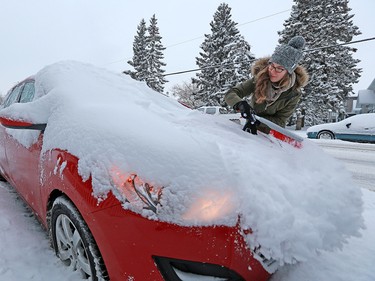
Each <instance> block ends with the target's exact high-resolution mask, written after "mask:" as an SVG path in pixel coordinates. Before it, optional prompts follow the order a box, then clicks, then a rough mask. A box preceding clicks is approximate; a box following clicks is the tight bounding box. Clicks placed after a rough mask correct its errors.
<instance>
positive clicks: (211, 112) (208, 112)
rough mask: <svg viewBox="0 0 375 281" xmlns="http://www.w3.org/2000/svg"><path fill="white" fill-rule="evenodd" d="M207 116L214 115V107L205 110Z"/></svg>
mask: <svg viewBox="0 0 375 281" xmlns="http://www.w3.org/2000/svg"><path fill="white" fill-rule="evenodd" d="M206 113H207V114H215V113H216V108H215V107H209V108H207V109H206Z"/></svg>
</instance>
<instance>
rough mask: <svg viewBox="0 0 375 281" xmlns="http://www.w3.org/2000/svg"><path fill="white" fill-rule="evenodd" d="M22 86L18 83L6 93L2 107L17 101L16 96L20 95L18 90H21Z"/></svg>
mask: <svg viewBox="0 0 375 281" xmlns="http://www.w3.org/2000/svg"><path fill="white" fill-rule="evenodd" d="M22 87H23V85H18V86H17V87H15V88H14V89H13V90H12V92H11V93H10V94H9V95H8V97H7V98H6V100H5V102H4V105H3V107H4V108H5V107H8V106H10V105H11V104H13V103H15V102H17V101H18V97H19V95H20V92H21V90H22Z"/></svg>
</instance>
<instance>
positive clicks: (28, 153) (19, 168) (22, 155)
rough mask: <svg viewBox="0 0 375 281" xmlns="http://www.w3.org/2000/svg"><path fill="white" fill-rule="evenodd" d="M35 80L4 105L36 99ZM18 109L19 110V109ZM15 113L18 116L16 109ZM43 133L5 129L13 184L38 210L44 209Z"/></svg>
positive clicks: (25, 85)
mask: <svg viewBox="0 0 375 281" xmlns="http://www.w3.org/2000/svg"><path fill="white" fill-rule="evenodd" d="M34 94H35V86H34V80H28V81H25V82H23V83H22V84H20V93H19V95H18V98H16V99H14V98H10V100H9V102H7V101H6V102H5V103H4V106H5V107H8V106H10V105H11V104H13V103H17V102H18V103H26V102H30V101H32V100H33V98H34ZM15 111H16V109H15ZM13 116H17V112H14V114H13ZM42 141H43V132H41V131H37V130H30V129H9V128H7V129H5V140H4V142H5V154H6V160H7V165H8V168H7V175H8V178H9V180H10V183H11V184H12V185H13V186H14V188H16V189H17V191H18V192H19V193H20V195H21V196H22V197H23V198H24V199H25V200H26V201H27V203H28V204H29V205H30V207H32V208H33V209H34V210H35V211H37V212H38V210H39V208H40V203H39V198H40V189H39V162H40V161H39V159H40V152H41V148H42Z"/></svg>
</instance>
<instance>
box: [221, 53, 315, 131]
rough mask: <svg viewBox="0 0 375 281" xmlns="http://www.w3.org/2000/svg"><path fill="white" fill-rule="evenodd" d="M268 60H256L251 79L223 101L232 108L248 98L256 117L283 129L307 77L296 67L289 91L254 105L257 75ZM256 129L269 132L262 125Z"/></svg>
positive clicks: (230, 91)
mask: <svg viewBox="0 0 375 281" xmlns="http://www.w3.org/2000/svg"><path fill="white" fill-rule="evenodd" d="M269 59H270V58H269V57H266V58H262V59H259V60H257V61H256V62H255V63H254V65H253V67H252V69H251V73H252V78H251V79H249V80H246V81H244V82H242V83H240V84H238V85H236V86H235V87H233V88H232V89H230V90H229V91H228V92H227V93H226V95H225V101H226V103H227V104H228V105H229V106H231V107H232V106H233V105H235V104H236V103H238V102H240V101H242V99H243V98H244V97H246V96H250V101H249V103H250V105H251V107H252V108H253V109H254V110H255V113H256V114H257V115H258V116H261V117H263V118H265V119H268V120H270V121H271V122H273V123H275V124H277V125H279V126H281V127H283V128H284V127H285V125H286V122H287V121H288V119H289V118H290V116H292V114H293V112H294V110H295V108H296V106H297V103H298V101H299V100H300V98H301V94H302V93H301V88H302V87H304V86H305V85H306V84H307V82H308V79H309V75H308V74H307V71H306V69H305V68H304V67H303V66H300V65H299V66H297V68H296V69H295V71H294V73H295V75H296V79H295V83H294V85H293V86H292V87H291V88H290V89H288V90H286V91H285V92H282V93H281V95H280V96H279V97H278V98H277V99H276V100H274V101H272V102H270V101H264V102H262V103H259V104H258V103H255V95H254V94H253V93H254V91H255V83H256V79H257V74H258V73H259V72H260V71H261V70H262V69H264V68H265V67H267V66H268V62H269ZM258 129H259V130H261V131H263V132H265V133H268V132H269V128H268V127H267V126H265V125H262V124H261V125H260V126H259V127H258Z"/></svg>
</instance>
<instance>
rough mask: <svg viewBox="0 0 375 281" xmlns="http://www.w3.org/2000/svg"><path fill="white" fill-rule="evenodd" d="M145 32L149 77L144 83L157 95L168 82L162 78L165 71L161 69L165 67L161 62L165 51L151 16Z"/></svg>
mask: <svg viewBox="0 0 375 281" xmlns="http://www.w3.org/2000/svg"><path fill="white" fill-rule="evenodd" d="M147 31H148V37H147V44H146V49H147V52H146V54H147V62H148V72H149V76H148V77H147V78H146V83H147V85H148V86H149V87H150V88H152V89H154V90H156V91H158V92H159V93H163V91H164V84H165V83H166V82H168V81H167V80H166V79H165V78H164V74H163V73H164V72H165V70H164V69H162V67H163V66H165V65H166V64H165V63H164V62H163V61H162V59H163V58H164V55H163V51H164V50H165V47H163V45H162V43H161V39H162V37H161V36H160V33H159V28H158V26H157V19H156V17H155V15H153V16H152V18H151V19H150V26H149V27H148V28H147Z"/></svg>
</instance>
